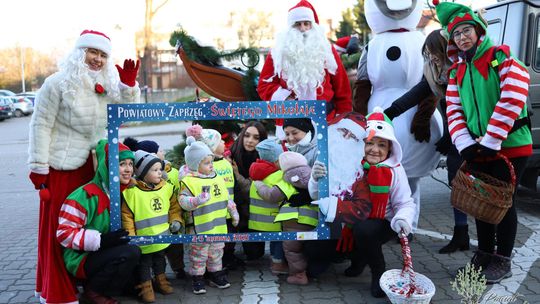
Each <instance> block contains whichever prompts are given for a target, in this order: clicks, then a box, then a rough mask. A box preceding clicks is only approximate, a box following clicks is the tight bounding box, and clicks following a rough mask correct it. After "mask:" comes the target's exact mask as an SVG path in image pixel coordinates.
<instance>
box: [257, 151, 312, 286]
mask: <svg viewBox="0 0 540 304" xmlns="http://www.w3.org/2000/svg"><path fill="white" fill-rule="evenodd" d="M278 160H279V167H280V168H281V170H282V171H283V176H282V180H283V182H286V183H288V184H291V185H292V186H294V188H295V194H293V195H292V196H291V197H290V198H288V199H287V198H286V197H285V196H284V195H283V192H282V191H281V189H280V188H279V187H278V186H273V187H269V186H267V185H266V184H264V183H262V182H260V181H256V182H255V187H256V188H257V192H258V193H259V194H260V196H261V197H279V198H282V200H286V201H285V202H284V203H282V204H281V206H280V208H279V213H278V215H277V216H276V218H275V220H274V222H275V223H281V224H282V228H283V231H286V232H294V231H311V230H313V229H314V228H315V227H316V226H317V223H318V213H319V210H318V207H317V206H316V205H310V203H311V197H310V196H309V192H308V190H307V187H308V183H309V177H310V175H311V168H310V167H309V166H308V162H307V159H306V158H305V157H304V156H303V155H302V154H300V153H296V152H291V151H287V152H283V153H282V154H280V155H279V159H278ZM302 248H303V243H302V242H301V241H296V240H295V241H283V251H284V252H285V258H286V259H287V262H288V264H289V276H288V277H287V282H288V283H289V284H295V285H307V284H308V278H307V275H306V268H307V260H306V258H305V256H304V254H303V253H302Z"/></svg>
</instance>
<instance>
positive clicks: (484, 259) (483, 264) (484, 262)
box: [456, 250, 493, 274]
mask: <svg viewBox="0 0 540 304" xmlns="http://www.w3.org/2000/svg"><path fill="white" fill-rule="evenodd" d="M492 256H493V255H492V254H489V253H487V252H484V251H482V250H478V251H476V252H475V253H474V255H473V257H472V259H471V262H470V264H471V266H473V267H474V268H475V269H476V270H478V269H481V270H482V273H483V272H484V270H486V268H487V267H488V265H489V264H490V262H491V257H492ZM460 270H461V271H464V270H465V266H463V267H460V268H458V272H459V271H460ZM456 274H457V273H456Z"/></svg>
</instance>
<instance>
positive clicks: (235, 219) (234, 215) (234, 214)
mask: <svg viewBox="0 0 540 304" xmlns="http://www.w3.org/2000/svg"><path fill="white" fill-rule="evenodd" d="M227 209H228V211H229V214H230V215H231V222H232V225H233V227H238V223H239V222H240V214H238V210H237V209H236V204H235V203H234V202H233V201H229V204H228V205H227Z"/></svg>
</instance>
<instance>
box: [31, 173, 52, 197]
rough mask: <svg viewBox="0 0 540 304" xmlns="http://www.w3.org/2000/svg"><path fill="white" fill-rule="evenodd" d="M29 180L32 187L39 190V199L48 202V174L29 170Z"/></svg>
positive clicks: (49, 193) (49, 195)
mask: <svg viewBox="0 0 540 304" xmlns="http://www.w3.org/2000/svg"><path fill="white" fill-rule="evenodd" d="M30 180H31V181H32V184H34V187H35V188H36V189H37V190H39V200H40V201H41V202H49V201H50V200H51V192H50V191H49V189H48V188H47V184H48V182H49V175H48V174H38V173H35V172H30Z"/></svg>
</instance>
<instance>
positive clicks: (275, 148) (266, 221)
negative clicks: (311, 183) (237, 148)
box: [248, 139, 296, 275]
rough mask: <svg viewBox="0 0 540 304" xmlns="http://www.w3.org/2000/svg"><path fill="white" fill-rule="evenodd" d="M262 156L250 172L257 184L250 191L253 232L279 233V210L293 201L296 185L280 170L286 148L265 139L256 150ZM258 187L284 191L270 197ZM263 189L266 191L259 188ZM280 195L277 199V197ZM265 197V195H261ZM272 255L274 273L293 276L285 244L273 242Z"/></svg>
mask: <svg viewBox="0 0 540 304" xmlns="http://www.w3.org/2000/svg"><path fill="white" fill-rule="evenodd" d="M255 149H256V150H257V152H259V157H260V158H259V159H257V161H256V162H255V163H253V164H252V165H251V167H250V168H249V177H250V178H251V179H252V180H253V181H254V182H253V183H251V188H250V191H249V197H250V205H249V223H248V227H249V229H250V230H252V231H264V232H279V231H281V223H279V222H278V223H275V222H274V220H275V217H276V215H277V214H278V213H279V206H280V204H281V203H282V202H283V200H284V199H289V198H290V197H291V196H292V195H293V194H295V193H296V191H295V189H294V187H293V185H291V184H289V183H287V182H285V181H284V180H283V171H281V170H280V169H279V163H278V158H279V155H280V154H281V153H283V148H282V147H281V145H279V144H278V143H277V142H276V141H275V140H273V139H265V140H263V141H261V142H260V143H259V144H257V146H255ZM256 184H264V185H266V186H268V187H270V188H271V187H274V186H276V187H278V188H279V189H280V190H281V191H276V192H275V193H268V194H271V195H268V196H265V195H264V193H261V192H258V188H257V186H256ZM259 188H261V189H262V187H259ZM276 193H277V195H274V194H276ZM261 194H262V195H261ZM270 255H271V256H272V266H271V271H272V273H273V274H275V275H277V274H287V273H289V270H288V267H287V264H286V262H285V261H284V253H283V243H282V242H280V241H273V242H270Z"/></svg>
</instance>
